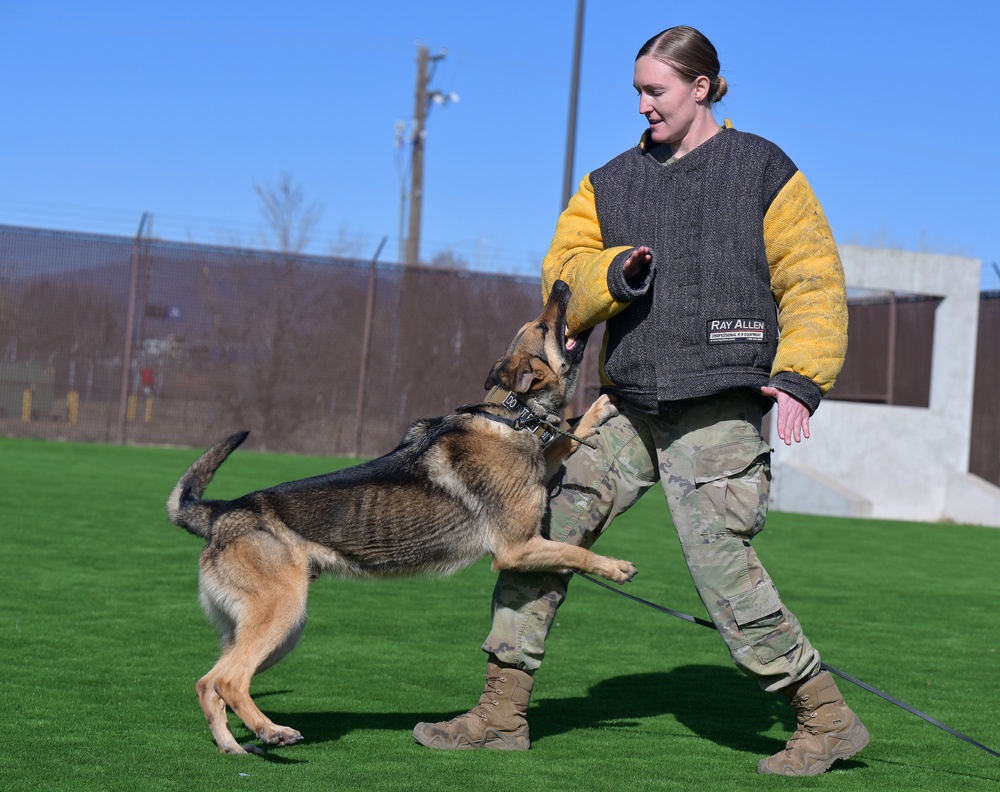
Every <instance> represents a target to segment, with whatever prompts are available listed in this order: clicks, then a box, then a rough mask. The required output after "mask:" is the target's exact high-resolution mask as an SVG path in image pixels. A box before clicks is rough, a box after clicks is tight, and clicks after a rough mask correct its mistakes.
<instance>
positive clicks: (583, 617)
mask: <svg viewBox="0 0 1000 792" xmlns="http://www.w3.org/2000/svg"><path fill="white" fill-rule="evenodd" d="M195 456H197V453H196V452H192V451H188V450H178V449H148V448H119V447H110V446H99V445H74V444H61V443H53V442H45V441H30V440H11V439H0V559H2V560H0V597H2V599H0V602H2V603H3V608H2V609H0V638H2V650H0V651H2V654H0V696H2V699H0V700H2V702H3V710H4V712H5V722H6V723H7V724H8V733H7V735H6V739H4V740H3V748H0V757H2V758H0V789H5V790H6V789H11V790H14V789H53V790H62V789H73V790H80V789H86V790H91V789H109V790H112V789H113V790H125V789H165V790H172V789H178V790H216V789H219V790H223V789H224V790H231V789H282V790H312V789H323V790H330V789H355V790H363V789H375V790H410V789H428V790H444V789H455V790H466V789H468V790H479V789H506V788H514V789H517V790H519V792H533V791H534V790H539V791H546V792H547V791H550V790H605V789H609V790H616V791H617V790H645V789H682V790H747V789H754V790H758V789H760V790H770V789H792V788H794V789H803V788H815V789H831V790H858V789H863V790H867V789H872V790H951V789H958V788H960V789H963V790H978V789H997V788H998V784H1000V759H998V758H995V757H992V756H989V755H987V754H986V753H984V752H982V751H979V750H977V749H976V748H974V747H973V746H970V745H968V744H967V743H964V742H961V741H959V740H958V739H956V738H955V737H952V736H950V735H948V734H947V733H945V732H944V731H942V730H940V729H937V728H935V727H934V726H932V725H930V724H928V723H926V722H924V721H922V720H920V719H919V718H917V717H915V716H913V715H911V714H909V713H906V712H904V711H903V710H901V709H899V708H898V707H895V706H893V705H892V704H890V703H888V702H886V701H884V700H882V699H880V698H877V697H876V696H874V695H872V694H870V693H867V692H865V691H862V690H860V689H859V688H857V687H854V686H853V685H850V684H849V683H847V682H843V681H841V682H840V687H841V690H842V691H843V692H844V694H845V696H846V697H847V698H848V700H849V702H850V704H851V705H852V707H853V708H854V709H855V710H856V711H857V712H858V713H859V714H860V716H861V717H862V719H863V720H864V721H865V723H866V724H867V726H868V727H869V730H870V731H871V733H872V743H871V745H870V746H869V747H868V748H867V749H866V750H865V751H864V752H862V753H861V754H859V755H858V756H857V757H856V758H855V759H853V760H851V761H850V762H847V763H838V764H837V765H835V766H834V767H835V769H834V770H832V771H831V772H829V773H827V774H826V775H824V776H820V777H818V778H814V779H784V778H774V777H762V776H758V775H757V773H756V765H757V760H758V759H759V758H760V757H761V756H764V755H766V754H770V753H772V752H774V751H776V750H778V749H780V747H781V746H782V744H783V742H784V741H785V740H786V739H787V737H788V736H789V734H790V733H791V731H792V729H793V725H794V724H793V718H792V714H791V709H790V708H789V707H788V705H787V704H786V703H785V702H784V700H783V699H782V698H781V697H780V696H769V695H767V694H764V693H762V692H761V691H760V690H759V689H758V688H757V686H756V684H755V683H753V682H751V681H749V680H747V679H745V678H743V677H742V676H741V675H740V674H739V673H738V672H737V671H736V670H735V669H734V668H733V667H732V665H731V664H730V662H729V658H728V655H727V653H726V651H725V648H724V646H723V644H722V642H721V640H720V639H719V638H718V637H717V636H715V635H714V634H713V633H712V631H711V630H708V629H705V628H703V627H698V626H696V625H692V624H689V623H687V622H684V621H681V620H678V619H674V618H671V617H669V616H666V615H663V614H661V613H658V612H656V611H654V610H652V609H649V608H645V607H643V606H641V605H638V604H636V603H634V602H631V601H629V600H626V599H624V598H622V597H618V596H615V595H614V594H613V593H611V592H609V591H606V590H604V589H602V588H600V587H598V586H594V585H591V584H590V583H588V582H586V581H584V580H579V579H578V580H574V581H573V584H572V586H571V590H570V596H569V598H568V600H567V603H566V604H565V606H564V607H563V608H562V609H561V610H560V612H559V618H558V622H557V625H556V627H555V628H554V629H553V632H552V635H551V637H550V640H549V644H548V652H549V653H548V657H547V659H546V662H545V664H544V666H543V668H542V670H541V671H540V672H539V673H538V674H537V676H536V692H535V695H534V699H533V702H532V707H531V711H530V723H531V732H532V739H533V747H532V750H531V751H528V752H525V753H512V754H506V753H498V752H491V751H467V752H460V753H449V752H437V751H430V750H427V749H425V748H422V747H420V746H418V745H417V744H416V743H415V742H414V741H413V740H412V738H411V736H410V731H411V729H412V728H413V725H414V724H415V723H417V722H418V721H421V720H440V719H444V718H449V717H452V716H454V715H456V714H458V713H460V712H463V711H465V710H466V709H468V708H469V707H470V706H471V705H472V704H474V703H475V702H476V700H477V699H478V696H479V693H480V691H481V689H482V674H483V671H484V668H485V656H484V655H483V654H482V652H481V651H480V650H479V645H480V643H481V641H482V639H483V637H484V636H485V634H486V632H487V631H488V628H489V620H490V615H489V605H490V593H491V591H492V587H493V582H494V577H495V576H494V575H493V574H492V573H491V571H490V569H489V562H488V561H485V560H484V561H481V562H479V563H478V564H476V565H474V566H473V567H470V568H469V569H466V570H464V571H462V572H460V573H459V574H457V575H455V576H453V577H450V578H444V579H428V578H409V579H397V580H387V581H353V580H339V579H331V578H324V579H322V580H320V581H319V582H318V583H316V584H314V586H313V589H312V592H311V600H310V612H309V616H310V623H309V626H308V627H307V629H306V632H305V636H304V637H303V640H302V643H301V644H300V646H299V647H298V649H296V651H295V652H294V653H292V654H291V655H290V656H289V657H288V658H286V659H285V660H284V661H283V662H282V663H280V664H279V665H278V666H277V667H275V668H274V669H271V670H269V671H268V672H267V673H265V674H262V675H261V676H260V677H258V678H257V679H256V680H255V684H254V695H255V698H256V700H257V702H258V704H259V705H260V706H261V708H262V709H263V710H264V711H265V712H266V713H268V714H269V715H270V716H271V717H272V718H273V719H274V720H275V721H276V722H278V723H281V724H285V725H288V726H292V727H294V728H296V729H299V730H300V731H301V732H302V733H303V734H304V736H305V740H304V741H303V742H302V743H299V744H298V745H294V746H289V747H286V748H279V749H272V750H270V751H268V753H267V754H266V755H265V756H263V757H261V756H239V757H234V756H223V755H221V754H219V753H218V752H217V751H216V749H215V746H214V744H213V742H212V740H211V735H210V733H209V730H208V727H207V725H206V723H205V721H204V718H203V716H202V714H201V710H200V709H199V708H198V705H197V703H196V701H195V696H194V683H195V681H196V680H197V679H198V678H199V677H200V676H201V675H202V674H203V673H204V672H205V671H206V670H207V669H208V668H210V667H211V665H212V664H213V663H214V662H215V660H216V657H217V641H216V636H215V633H214V631H213V630H212V628H211V627H210V626H209V624H208V623H207V621H206V619H205V618H204V616H203V615H202V613H201V610H200V608H199V605H198V598H197V559H198V552H199V550H200V547H201V541H200V540H199V539H197V538H195V537H192V536H190V535H189V534H187V533H186V532H184V531H182V530H180V529H178V528H175V527H173V526H171V525H170V524H169V523H168V522H167V519H166V516H165V511H164V508H163V504H164V501H165V499H166V497H167V495H168V494H169V492H170V489H171V488H172V486H173V484H174V482H175V481H176V479H177V477H178V476H179V475H180V474H181V473H182V472H183V470H184V469H185V467H186V466H187V465H188V463H189V462H190V461H192V460H193V459H194V457H195ZM345 464H348V463H347V462H346V461H344V460H339V461H338V460H330V459H319V458H315V457H293V456H279V455H265V454H258V453H251V452H243V451H240V452H237V453H236V454H235V455H234V456H233V457H232V458H231V459H230V460H229V461H228V462H226V464H225V466H224V467H223V468H222V469H221V471H220V473H219V475H218V476H217V477H216V481H215V482H214V483H213V485H212V487H211V488H210V490H209V495H210V496H212V497H232V496H235V495H238V494H242V493H243V492H246V491H247V490H250V489H255V488H259V487H264V486H269V485H271V484H275V483H278V482H280V481H286V480H289V479H293V478H299V477H302V476H307V475H313V474H316V473H320V472H323V471H325V470H328V469H331V468H332V467H334V466H343V465H345ZM755 547H756V548H757V550H758V553H759V554H760V555H761V557H762V558H763V560H764V563H765V564H766V566H767V568H768V570H769V571H770V573H771V575H772V577H773V578H774V579H775V581H776V583H777V585H778V589H779V591H780V592H781V594H782V597H783V598H784V600H785V601H786V603H787V604H788V605H789V606H790V607H791V608H792V609H793V610H794V611H795V613H796V615H797V616H798V617H799V619H800V621H801V622H802V623H803V625H804V627H805V629H806V632H807V634H808V635H809V636H810V639H811V640H812V641H813V643H814V644H815V645H816V646H817V647H819V649H820V651H821V652H822V654H823V659H824V660H825V661H826V662H827V663H829V664H831V665H833V666H834V667H836V668H839V669H841V670H843V671H846V672H847V673H849V674H852V675H853V676H856V677H859V678H860V679H862V680H865V681H866V682H869V683H870V684H872V685H874V686H876V687H879V688H882V689H884V690H885V691H886V692H888V693H889V694H891V695H893V696H896V697H898V698H900V699H902V700H904V701H906V702H908V703H910V704H912V705H913V706H915V707H917V708H918V709H920V710H923V711H924V712H926V713H928V714H929V715H931V716H933V717H935V718H937V719H939V720H941V721H943V722H944V723H946V724H948V725H950V726H952V727H954V728H956V729H958V730H960V731H962V732H965V733H966V734H968V735H969V736H971V737H973V738H975V739H977V740H979V741H980V742H983V743H985V744H986V745H988V746H990V747H992V748H994V749H997V750H1000V718H998V716H997V711H998V706H997V705H998V701H1000V654H998V649H1000V637H998V632H997V626H998V622H1000V616H998V612H997V606H998V604H1000V602H998V596H997V595H998V591H1000V584H998V565H1000V530H996V529H989V528H980V527H971V526H955V525H938V524H922V523H900V522H889V521H876V520H844V519H833V518H818V517H805V516H800V515H791V514H773V515H772V516H771V517H770V519H769V521H768V527H767V530H765V532H764V534H763V535H761V537H759V538H758V539H757V540H756V541H755ZM597 549H598V550H600V551H602V552H605V553H607V554H609V555H615V556H619V557H623V558H629V559H631V560H633V561H635V562H636V564H637V566H638V567H639V570H640V574H639V576H638V577H637V578H636V580H635V581H634V582H633V583H632V584H630V585H629V586H627V587H626V589H625V590H626V591H628V592H630V593H632V594H635V595H636V596H639V597H643V598H645V599H648V600H651V601H654V602H657V603H661V604H663V605H666V606H668V607H671V608H675V609H678V610H681V611H685V612H687V613H691V614H694V615H696V616H704V610H703V608H702V607H701V605H700V603H698V601H697V598H696V596H695V594H694V592H693V589H692V586H691V583H690V579H689V577H688V574H687V571H686V569H685V568H684V566H683V562H682V561H681V558H680V553H679V549H678V547H677V540H676V538H675V536H674V533H673V530H672V528H671V527H670V523H669V517H668V516H667V513H666V508H665V506H664V503H663V496H662V495H661V494H660V493H659V492H658V491H653V492H651V493H650V494H649V495H647V497H646V498H644V499H643V500H642V501H641V502H640V503H639V504H638V505H637V506H636V507H635V508H634V509H633V510H632V511H631V512H629V514H627V515H625V516H624V517H623V518H621V519H620V520H619V521H618V522H616V524H615V525H614V527H613V528H612V529H611V531H609V533H608V535H607V536H606V537H605V538H604V539H602V540H601V542H600V543H599V544H598V547H597ZM231 723H232V724H233V728H234V731H235V733H236V735H237V739H240V740H250V739H251V737H252V736H251V735H249V734H248V733H247V731H246V729H245V728H243V727H242V725H240V724H239V723H238V721H237V720H236V719H235V718H234V717H231Z"/></svg>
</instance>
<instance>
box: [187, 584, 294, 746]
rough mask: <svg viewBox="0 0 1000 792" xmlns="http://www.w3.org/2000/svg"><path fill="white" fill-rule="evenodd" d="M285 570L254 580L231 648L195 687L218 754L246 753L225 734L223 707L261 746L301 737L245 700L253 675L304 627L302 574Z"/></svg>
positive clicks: (274, 660) (244, 599) (271, 661)
mask: <svg viewBox="0 0 1000 792" xmlns="http://www.w3.org/2000/svg"><path fill="white" fill-rule="evenodd" d="M285 572H286V574H283V575H277V576H275V577H269V576H261V577H260V578H258V579H257V581H256V582H257V583H259V584H260V588H259V589H258V590H256V591H254V592H253V593H249V592H248V593H246V594H245V595H244V596H243V597H242V598H241V600H242V601H241V603H240V616H239V619H238V622H237V625H236V631H235V635H234V638H233V642H232V644H231V645H230V646H229V647H228V648H227V649H226V651H225V652H224V653H223V655H222V657H220V658H219V661H218V662H217V663H216V664H215V666H214V667H213V668H212V670H211V671H209V672H208V673H207V674H206V675H205V676H204V677H202V678H201V679H200V680H199V681H198V683H197V685H196V686H195V690H196V691H197V694H198V702H199V704H201V708H202V711H203V712H204V713H205V718H206V719H207V720H208V724H209V727H210V728H211V730H212V735H213V736H214V738H215V742H216V744H217V745H218V746H219V750H220V751H222V752H223V753H246V752H247V747H245V746H241V745H240V744H239V743H238V742H237V741H236V739H235V738H234V737H233V735H232V732H230V730H229V723H228V720H227V717H226V706H227V705H228V706H229V708H230V709H232V711H233V712H234V713H236V715H237V716H239V718H240V719H241V720H242V721H243V723H244V724H246V726H247V728H248V729H250V730H251V731H252V732H253V733H254V734H255V735H257V737H258V738H259V739H260V740H261V741H262V742H264V743H265V744H267V745H291V744H292V743H296V742H298V741H299V740H301V739H302V735H301V734H300V733H299V732H297V731H296V730H295V729H292V728H289V727H287V726H279V725H277V724H276V723H274V722H273V721H271V719H270V718H268V717H267V716H266V715H264V713H263V712H261V711H260V709H259V708H258V707H257V705H256V704H255V703H254V701H253V699H252V698H251V696H250V682H251V680H252V679H253V677H254V674H256V673H257V672H258V671H262V670H264V669H265V668H269V667H270V666H272V665H274V664H275V663H277V662H278V661H279V660H280V659H281V658H282V657H284V656H285V655H286V654H287V653H288V652H290V651H291V650H292V649H293V648H294V647H295V644H296V643H297V642H298V639H299V637H300V636H301V634H302V630H303V629H304V628H305V620H306V593H307V588H308V578H307V574H306V570H305V569H303V570H295V572H294V573H292V574H288V573H289V572H292V570H288V569H286V570H285ZM299 572H301V574H297V573H299ZM250 750H253V749H250Z"/></svg>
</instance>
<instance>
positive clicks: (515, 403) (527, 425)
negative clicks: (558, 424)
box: [483, 385, 556, 444]
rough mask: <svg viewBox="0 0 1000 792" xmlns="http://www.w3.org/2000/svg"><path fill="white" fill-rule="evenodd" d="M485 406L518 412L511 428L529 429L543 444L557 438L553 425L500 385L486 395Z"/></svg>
mask: <svg viewBox="0 0 1000 792" xmlns="http://www.w3.org/2000/svg"><path fill="white" fill-rule="evenodd" d="M483 403H484V404H499V405H502V406H503V407H506V408H507V409H508V410H514V411H516V412H517V418H515V419H514V421H513V423H511V424H510V425H511V427H512V428H513V429H515V430H521V429H527V430H528V431H529V432H531V433H532V434H533V435H535V436H536V437H537V438H538V439H539V440H541V441H542V443H543V444H545V443H549V442H551V441H552V439H553V438H554V437H555V436H556V435H555V432H553V431H552V429H551V425H550V424H549V423H548V422H547V421H545V420H544V419H542V418H539V417H538V416H537V415H535V414H534V413H533V412H532V411H531V409H530V408H529V407H528V406H527V405H526V404H525V403H524V402H522V401H521V400H520V399H519V398H518V397H517V394H516V393H514V392H513V391H511V390H508V389H507V388H502V387H500V386H499V385H496V386H494V387H493V389H492V390H491V391H490V392H489V393H487V394H486V399H485V400H484V402H483Z"/></svg>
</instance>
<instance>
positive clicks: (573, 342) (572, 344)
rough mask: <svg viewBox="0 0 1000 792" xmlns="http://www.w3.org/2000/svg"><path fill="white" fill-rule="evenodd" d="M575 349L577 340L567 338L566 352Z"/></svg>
mask: <svg viewBox="0 0 1000 792" xmlns="http://www.w3.org/2000/svg"><path fill="white" fill-rule="evenodd" d="M575 347H576V339H575V338H573V337H572V336H571V337H569V338H567V339H566V351H567V352H569V351H570V350H572V349H574V348H575Z"/></svg>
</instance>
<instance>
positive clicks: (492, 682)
mask: <svg viewBox="0 0 1000 792" xmlns="http://www.w3.org/2000/svg"><path fill="white" fill-rule="evenodd" d="M506 682H507V678H506V677H502V676H498V677H491V676H489V675H487V677H486V689H485V690H483V695H482V696H480V697H479V706H478V707H476V709H477V710H482V708H483V707H484V706H485V705H486V704H491V705H492V706H494V707H495V706H497V704H499V703H500V701H499V700H498V699H496V698H493V697H492V696H491V695H490V694H491V693H493V694H495V695H496V696H502V695H503V691H502V690H500V688H499V684H501V683H502V684H506ZM476 715H478V716H479V717H480V718H481V719H482V720H489V716H487V715H486V714H485V713H483V712H481V711H480V712H477V713H476Z"/></svg>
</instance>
